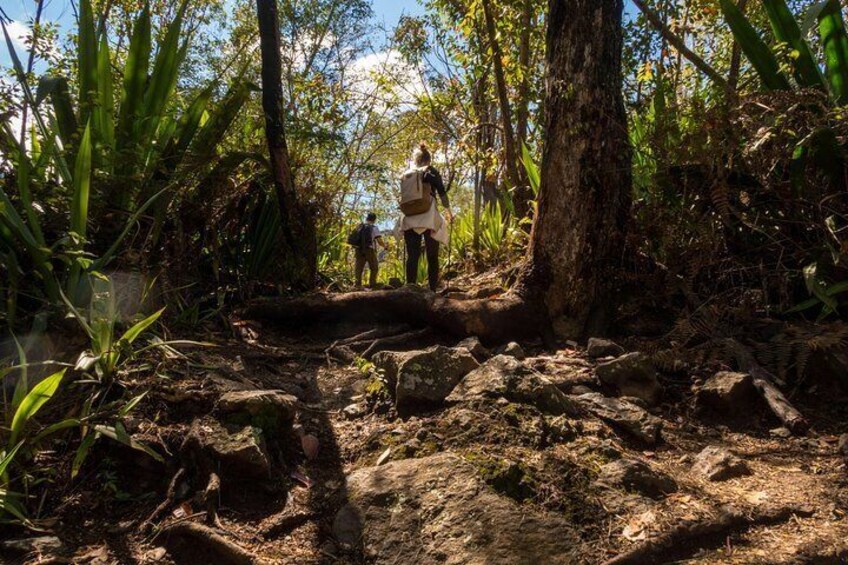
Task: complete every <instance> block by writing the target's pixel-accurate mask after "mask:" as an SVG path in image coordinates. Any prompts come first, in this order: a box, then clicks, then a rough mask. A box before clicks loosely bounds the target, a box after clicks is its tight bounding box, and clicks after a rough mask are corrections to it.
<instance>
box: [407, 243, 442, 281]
mask: <svg viewBox="0 0 848 565" xmlns="http://www.w3.org/2000/svg"><path fill="white" fill-rule="evenodd" d="M421 238H424V247H425V248H426V249H427V278H428V279H429V282H430V290H436V285H438V284H439V242H438V241H436V240H435V239H433V237H432V236H431V235H430V232H429V231H426V232H424V233H423V234H422V233H418V232H416V231H415V230H406V231H404V232H403V240H404V242H405V243H406V282H407V284H415V283H416V282H418V260H419V259H421Z"/></svg>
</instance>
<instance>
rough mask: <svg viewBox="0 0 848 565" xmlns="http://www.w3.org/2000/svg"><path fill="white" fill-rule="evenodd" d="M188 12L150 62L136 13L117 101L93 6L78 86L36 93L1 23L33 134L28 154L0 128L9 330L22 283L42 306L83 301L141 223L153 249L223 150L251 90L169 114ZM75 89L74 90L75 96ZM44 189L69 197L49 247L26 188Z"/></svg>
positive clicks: (53, 86)
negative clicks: (148, 218) (7, 174)
mask: <svg viewBox="0 0 848 565" xmlns="http://www.w3.org/2000/svg"><path fill="white" fill-rule="evenodd" d="M186 6H187V2H184V3H183V4H182V5H181V7H180V8H179V10H178V12H177V15H176V17H175V18H174V20H173V22H172V23H171V24H170V25H168V27H167V29H166V30H165V33H164V39H163V41H162V42H161V43H160V44H159V47H158V50H157V52H156V53H155V55H154V54H153V50H152V40H151V17H150V10H149V9H148V8H147V7H145V8H144V9H143V10H142V11H141V13H140V14H139V16H138V18H137V19H136V21H135V23H134V26H133V31H132V35H131V39H130V42H129V46H128V51H127V57H126V62H125V66H124V70H123V76H122V79H121V80H120V87H119V88H118V89H117V91H116V90H115V88H114V87H115V84H114V81H113V76H112V71H111V67H112V64H113V61H112V54H111V53H110V49H109V43H108V41H107V38H106V33H105V30H101V31H100V32H99V33H98V31H97V29H96V27H95V23H94V20H95V18H94V14H93V11H92V6H91V0H82V1H81V2H80V4H79V29H78V34H77V53H76V54H77V69H78V76H77V77H76V78H77V80H76V81H75V82H72V81H70V80H68V78H67V77H63V76H55V75H51V76H45V77H42V78H41V79H40V80H39V83H38V88H37V91H36V92H33V91H32V89H31V88H30V86H29V83H28V81H27V78H26V76H25V73H24V68H23V65H22V64H21V62H20V59H19V58H18V56H17V53H16V51H15V47H14V44H13V42H12V40H11V37H10V35H9V32H8V29H7V28H6V26H5V23H3V22H2V21H0V24H2V28H3V33H4V36H5V39H6V45H7V47H8V50H9V53H10V56H11V59H12V66H13V69H14V71H15V74H16V75H17V78H18V81H19V83H20V86H21V90H22V91H23V95H24V100H25V103H26V104H27V105H28V106H29V108H30V109H31V110H32V112H31V114H32V116H33V120H34V123H35V126H36V127H35V132H34V133H35V135H33V136H32V140H31V144H30V145H31V146H30V147H24V146H21V144H20V142H18V141H17V140H16V139H15V136H14V134H13V133H12V132H11V129H10V127H9V124H8V122H0V147H2V148H3V149H4V150H6V151H7V153H8V156H9V160H11V161H12V162H14V163H15V165H16V171H15V172H16V175H15V179H16V182H15V188H17V194H15V195H10V194H7V192H6V191H5V190H2V187H0V254H2V258H3V259H4V265H5V266H6V271H7V273H6V276H7V279H8V280H7V281H6V282H7V285H6V286H7V297H6V298H7V316H8V317H9V318H13V316H14V311H15V308H16V302H17V299H16V297H17V293H16V288H17V286H16V283H17V282H19V281H21V280H22V279H24V278H25V277H29V276H34V279H35V280H37V281H38V286H39V287H40V289H41V291H42V293H43V295H44V297H45V298H46V300H47V301H48V302H50V303H53V304H59V303H61V296H60V294H61V289H62V287H63V286H64V287H65V292H66V293H67V295H68V296H69V297H70V298H71V299H72V301H74V302H75V303H79V302H80V301H82V300H84V298H85V296H86V294H87V292H88V290H89V289H87V288H86V284H83V283H87V282H88V281H87V279H88V277H89V275H90V274H91V273H94V272H96V271H98V270H100V269H102V268H103V267H104V266H105V265H106V264H107V263H108V262H109V261H111V260H112V259H113V258H114V257H115V256H116V254H117V253H118V252H119V251H120V250H121V248H122V247H121V246H122V245H123V241H124V238H125V236H126V234H127V233H128V231H129V230H130V228H131V227H132V226H134V225H136V223H137V222H138V220H139V219H140V218H141V217H142V216H143V215H145V214H147V215H152V216H153V218H154V220H153V225H151V226H150V234H151V240H152V242H153V243H155V240H156V239H157V238H158V237H159V235H160V234H161V232H162V228H163V225H164V224H165V221H166V218H167V211H168V209H169V207H170V206H171V203H172V201H173V200H174V198H175V197H176V196H177V189H178V188H179V189H180V190H181V193H183V192H185V191H187V190H190V189H191V187H192V186H194V185H195V184H196V183H197V182H198V179H199V180H202V174H203V172H206V171H208V170H209V169H210V168H211V166H210V165H212V164H214V163H215V162H216V161H217V159H216V152H217V147H218V145H219V144H220V141H221V139H222V138H223V136H224V134H225V133H226V131H227V129H228V127H229V126H230V124H231V123H232V121H233V120H234V118H235V116H236V115H237V113H238V111H239V109H240V108H241V107H242V105H243V104H244V103H245V101H246V100H247V98H248V97H249V96H250V93H251V91H252V90H255V87H254V86H253V85H251V84H249V83H247V82H245V81H242V80H240V79H239V80H237V81H236V82H235V83H234V84H233V85H232V87H231V88H230V90H229V92H228V93H227V94H226V95H225V96H224V98H223V100H222V101H221V103H220V104H217V105H216V106H214V107H213V106H212V99H213V96H214V94H215V83H214V82H213V83H212V84H210V85H209V86H208V87H207V88H204V89H202V90H200V92H199V93H198V94H197V95H196V96H195V98H194V99H193V100H192V101H191V103H190V104H188V106H187V108H186V110H185V111H184V112H182V113H181V114H179V113H177V112H176V111H175V110H174V109H175V108H178V107H179V106H180V104H179V103H178V101H177V100H176V85H177V79H178V77H179V70H180V66H181V65H182V63H183V62H184V60H185V56H186V52H187V49H188V40H186V39H184V38H183V37H182V35H183V32H182V28H183V21H184V18H185V12H186ZM72 84H76V85H78V90H77V91H76V93H75V94H76V96H74V95H73V94H72V92H71V85H72ZM47 101H49V102H50V105H49V106H48V105H47V104H45V102H47ZM247 157H248V156H247V155H242V156H240V158H238V159H227V160H226V163H227V166H228V167H229V168H230V169H231V170H232V169H233V168H235V167H237V166H239V165H240V164H241V163H242V162H243V161H244V159H245V158H247ZM222 161H223V160H222ZM216 174H221V171H220V170H217V171H216ZM51 183H54V184H56V183H57V184H59V185H60V187H63V188H64V191H61V190H60V191H55V192H57V193H59V194H63V193H64V194H66V195H67V207H68V210H67V211H68V213H67V217H68V218H69V223H68V225H67V226H66V227H65V229H62V230H59V232H60V235H59V236H56V237H54V238H53V240H52V241H48V236H47V233H48V232H50V233H54V232H56V229H55V228H56V226H49V227H50V228H52V229H50V230H48V229H47V227H48V226H44V225H42V218H41V216H40V214H39V212H38V209H39V206H38V204H37V203H36V202H35V196H34V187H35V186H42V187H43V186H45V185H48V184H51ZM151 211H152V214H150V212H151ZM109 218H119V221H118V222H117V223H116V222H114V221H111V222H110V221H108V219H109ZM92 224H96V225H97V226H98V228H99V229H98V231H97V232H95V233H90V230H89V229H88V227H89V226H90V225H92Z"/></svg>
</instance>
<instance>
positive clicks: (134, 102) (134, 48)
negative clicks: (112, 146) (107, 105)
mask: <svg viewBox="0 0 848 565" xmlns="http://www.w3.org/2000/svg"><path fill="white" fill-rule="evenodd" d="M150 50H151V41H150V7H149V6H148V5H145V6H144V9H143V10H142V11H141V13H140V14H139V15H138V18H137V19H136V21H135V24H134V25H133V32H132V37H131V38H130V45H129V49H128V50H127V61H126V64H125V65H124V87H123V93H122V98H121V109H120V115H119V117H118V131H117V132H116V138H117V150H118V153H119V155H120V158H121V159H123V160H124V162H123V165H124V166H125V167H126V168H127V176H132V173H133V170H134V163H135V158H136V153H137V152H136V143H137V142H138V137H137V132H138V131H140V125H139V121H140V119H141V116H142V112H143V103H144V89H145V86H146V84H147V71H148V68H149V66H150Z"/></svg>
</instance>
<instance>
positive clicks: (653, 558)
mask: <svg viewBox="0 0 848 565" xmlns="http://www.w3.org/2000/svg"><path fill="white" fill-rule="evenodd" d="M812 515H813V511H812V510H810V509H808V508H793V507H789V506H779V507H766V508H763V509H758V510H757V511H755V512H754V513H753V514H746V513H744V512H742V511H741V510H738V509H736V508H733V507H724V508H722V509H721V511H720V512H719V514H718V516H716V517H714V518H710V519H706V520H700V521H697V522H688V521H683V522H681V523H679V524H677V525H676V526H674V527H672V528H671V529H670V530H668V531H667V532H665V533H663V534H660V535H659V536H657V537H656V538H654V539H649V540H647V541H645V542H642V543H640V544H639V545H637V546H636V547H634V548H633V549H631V550H630V551H627V552H625V553H622V554H620V555H618V556H616V557H614V558H612V559H609V560H607V561H606V562H604V565H631V564H632V565H639V564H642V563H665V562H668V561H675V560H678V559H684V558H685V557H687V556H690V555H692V554H694V553H695V552H696V551H698V550H699V549H700V548H702V547H709V546H716V545H721V544H722V543H724V541H725V540H726V538H727V536H728V535H730V534H731V533H733V532H737V531H741V530H745V529H748V528H750V527H752V526H765V525H770V524H778V523H780V522H785V521H787V520H789V519H791V518H792V517H793V516H801V517H804V518H807V517H810V516H812Z"/></svg>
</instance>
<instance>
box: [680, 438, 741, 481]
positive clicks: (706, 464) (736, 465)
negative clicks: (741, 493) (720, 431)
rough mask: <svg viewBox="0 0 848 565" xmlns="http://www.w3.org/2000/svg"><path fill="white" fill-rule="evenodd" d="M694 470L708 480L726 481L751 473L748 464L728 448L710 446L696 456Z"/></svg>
mask: <svg viewBox="0 0 848 565" xmlns="http://www.w3.org/2000/svg"><path fill="white" fill-rule="evenodd" d="M692 471H693V472H694V473H696V474H698V475H701V476H702V477H704V478H705V479H707V480H708V481H726V480H728V479H734V478H736V477H744V476H745V475H750V474H751V469H750V468H749V467H748V464H747V463H745V462H744V461H742V460H741V459H740V458H739V457H737V456H735V455H734V454H732V453H731V452H730V451H728V450H727V449H724V448H722V447H718V446H714V445H711V446H708V447H705V448H704V449H703V451H701V452H700V453H699V454H698V455H696V456H695V464H694V465H692Z"/></svg>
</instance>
